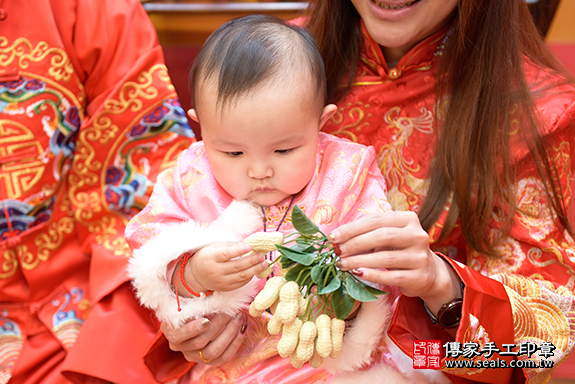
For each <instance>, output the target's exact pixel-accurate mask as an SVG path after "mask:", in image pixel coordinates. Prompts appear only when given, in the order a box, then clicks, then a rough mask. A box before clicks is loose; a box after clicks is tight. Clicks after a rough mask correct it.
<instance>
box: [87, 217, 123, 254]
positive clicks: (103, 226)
mask: <svg viewBox="0 0 575 384" xmlns="http://www.w3.org/2000/svg"><path fill="white" fill-rule="evenodd" d="M120 220H122V219H120ZM117 223H118V218H117V217H114V216H110V215H107V216H104V217H102V220H100V222H98V223H96V224H94V225H91V226H89V227H88V230H89V231H90V232H91V233H97V235H96V236H95V237H94V240H96V242H97V243H98V244H102V245H103V246H104V248H106V249H108V250H110V251H112V252H113V253H114V255H115V256H124V257H130V256H131V255H132V252H131V251H130V247H129V246H128V243H127V242H126V238H125V237H124V236H123V233H118V231H117V230H116V227H117Z"/></svg>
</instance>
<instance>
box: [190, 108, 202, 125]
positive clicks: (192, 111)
mask: <svg viewBox="0 0 575 384" xmlns="http://www.w3.org/2000/svg"><path fill="white" fill-rule="evenodd" d="M188 116H190V119H192V120H194V121H195V122H196V123H199V122H200V121H199V120H198V114H197V113H196V110H195V109H188Z"/></svg>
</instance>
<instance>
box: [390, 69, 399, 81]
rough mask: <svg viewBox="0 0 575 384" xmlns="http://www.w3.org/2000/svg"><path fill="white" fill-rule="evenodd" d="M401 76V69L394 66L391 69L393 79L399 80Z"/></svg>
mask: <svg viewBox="0 0 575 384" xmlns="http://www.w3.org/2000/svg"><path fill="white" fill-rule="evenodd" d="M400 77H401V69H397V68H392V69H391V70H390V71H389V78H390V79H391V80H397V79H399V78H400Z"/></svg>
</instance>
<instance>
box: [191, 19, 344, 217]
mask: <svg viewBox="0 0 575 384" xmlns="http://www.w3.org/2000/svg"><path fill="white" fill-rule="evenodd" d="M190 81H191V84H192V91H193V98H194V108H195V109H192V110H190V111H189V115H190V117H191V118H192V119H194V120H196V121H198V122H199V123H200V128H201V133H202V138H203V140H204V145H205V149H206V154H207V156H208V159H209V161H210V165H211V167H212V171H213V174H214V177H215V178H216V180H217V181H218V183H219V184H220V185H221V187H222V188H223V189H225V190H226V192H228V193H229V194H230V195H231V196H232V197H233V198H235V199H239V200H243V199H248V200H252V201H254V202H255V203H257V204H260V205H264V206H269V205H275V204H278V203H279V202H281V201H282V200H284V199H286V198H288V197H289V196H291V195H294V194H296V193H298V192H300V191H301V190H302V189H303V188H304V187H305V186H306V185H307V184H308V183H309V181H310V180H311V178H312V176H313V174H314V171H315V167H316V152H317V145H318V133H319V130H320V129H321V127H322V126H323V125H324V124H325V122H326V121H327V120H328V119H329V118H330V117H331V116H332V115H333V113H334V112H335V110H336V107H335V106H334V105H333V104H330V105H327V106H326V105H325V103H326V94H325V88H326V84H325V73H324V67H323V61H322V59H321V55H320V53H319V51H318V49H317V46H316V45H315V42H314V40H313V38H312V37H311V36H310V35H309V34H308V33H307V32H305V31H304V30H302V29H300V28H298V27H296V26H292V25H289V24H287V23H286V22H285V21H283V20H281V19H278V18H276V17H273V16H263V15H256V16H247V17H243V18H240V19H235V20H232V21H230V22H228V23H226V24H224V25H223V26H221V27H220V28H218V29H217V30H216V31H215V32H214V33H213V34H212V35H211V36H210V37H209V38H208V40H207V41H206V43H205V44H204V46H203V47H202V49H201V50H200V52H199V53H198V55H197V56H196V60H195V61H194V65H193V67H192V71H191V79H190Z"/></svg>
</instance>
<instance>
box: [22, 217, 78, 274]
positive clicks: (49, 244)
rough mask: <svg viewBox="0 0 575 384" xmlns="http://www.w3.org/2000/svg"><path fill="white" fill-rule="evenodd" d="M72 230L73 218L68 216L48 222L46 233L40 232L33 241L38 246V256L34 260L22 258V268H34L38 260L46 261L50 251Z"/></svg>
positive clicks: (60, 243)
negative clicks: (26, 260)
mask: <svg viewBox="0 0 575 384" xmlns="http://www.w3.org/2000/svg"><path fill="white" fill-rule="evenodd" d="M73 231H74V220H73V219H72V218H70V217H63V218H61V219H60V220H58V221H57V222H55V223H52V224H50V226H49V228H48V230H47V231H46V233H42V234H40V235H39V236H38V237H36V240H35V243H36V246H37V247H38V253H37V256H38V258H37V259H36V260H29V261H28V262H26V263H24V260H22V268H25V269H32V268H35V267H36V266H37V265H38V263H39V262H40V261H46V260H48V258H49V257H50V252H51V251H54V250H56V249H58V248H59V247H60V245H62V242H63V241H64V237H65V235H66V234H70V233H72V232H73Z"/></svg>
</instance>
